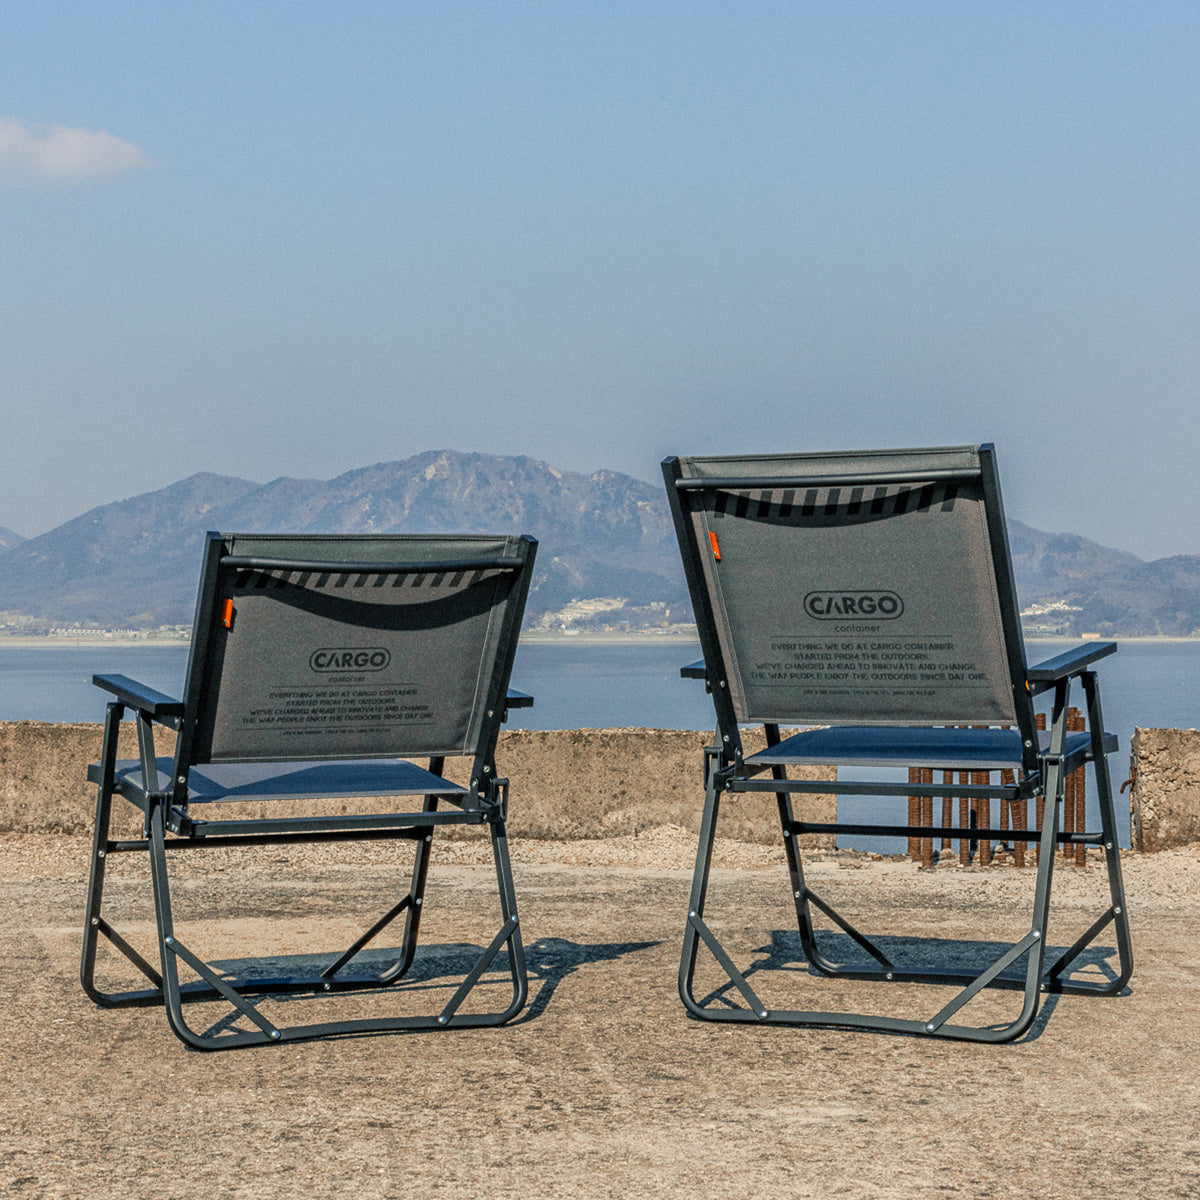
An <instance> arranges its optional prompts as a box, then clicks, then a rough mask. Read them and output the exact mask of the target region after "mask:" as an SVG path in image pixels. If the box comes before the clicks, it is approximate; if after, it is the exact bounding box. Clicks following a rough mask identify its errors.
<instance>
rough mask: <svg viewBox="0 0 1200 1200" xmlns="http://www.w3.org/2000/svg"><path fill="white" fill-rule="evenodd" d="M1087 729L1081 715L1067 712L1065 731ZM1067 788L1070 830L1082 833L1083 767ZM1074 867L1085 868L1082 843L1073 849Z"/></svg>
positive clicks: (1084, 823) (1084, 822)
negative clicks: (1072, 817)
mask: <svg viewBox="0 0 1200 1200" xmlns="http://www.w3.org/2000/svg"><path fill="white" fill-rule="evenodd" d="M1086 728H1087V721H1085V720H1084V716H1083V713H1082V712H1081V711H1080V710H1079V709H1077V708H1071V709H1068V710H1067V729H1068V730H1069V731H1070V732H1071V733H1083V731H1084V730H1085V729H1086ZM1067 787H1068V789H1069V795H1070V803H1072V804H1073V807H1074V810H1075V811H1074V819H1073V823H1072V828H1073V829H1075V830H1076V831H1077V832H1079V833H1082V832H1083V831H1084V830H1085V829H1086V828H1087V773H1086V771H1085V770H1084V768H1083V767H1079V768H1078V769H1076V770H1074V771H1072V772H1071V774H1070V777H1069V778H1068V779H1067ZM1074 851H1075V865H1076V866H1077V867H1086V866H1087V846H1085V845H1084V844H1083V843H1082V842H1080V843H1079V845H1077V846H1075V847H1074Z"/></svg>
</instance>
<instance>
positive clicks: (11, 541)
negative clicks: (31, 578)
mask: <svg viewBox="0 0 1200 1200" xmlns="http://www.w3.org/2000/svg"><path fill="white" fill-rule="evenodd" d="M24 540H25V539H24V538H23V537H22V536H21V535H20V534H19V533H13V531H12V530H11V529H9V528H8V527H7V526H5V525H0V554H3V553H4V551H5V550H11V549H13V547H14V546H19V545H20V544H21V543H22V542H23V541H24Z"/></svg>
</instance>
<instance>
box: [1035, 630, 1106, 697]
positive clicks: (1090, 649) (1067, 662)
mask: <svg viewBox="0 0 1200 1200" xmlns="http://www.w3.org/2000/svg"><path fill="white" fill-rule="evenodd" d="M1116 650H1117V643H1116V642H1088V643H1087V644H1086V645H1083V646H1074V647H1072V648H1071V649H1070V650H1064V651H1063V653H1062V654H1056V655H1055V656H1054V657H1053V658H1048V659H1046V661H1045V662H1040V663H1038V664H1037V666H1035V667H1030V668H1029V670H1028V671H1027V672H1026V677H1027V678H1028V680H1029V683H1030V688H1031V690H1032V691H1033V692H1034V693H1035V694H1036V693H1037V692H1044V691H1046V690H1047V689H1048V688H1050V687H1053V686H1054V684H1056V683H1057V682H1058V681H1059V680H1060V679H1067V678H1069V677H1070V676H1071V675H1078V674H1079V672H1080V671H1083V670H1085V669H1086V668H1087V667H1088V666H1089V665H1090V664H1091V663H1094V662H1095V661H1096V660H1097V659H1099V658H1107V657H1108V656H1109V655H1110V654H1115V653H1116Z"/></svg>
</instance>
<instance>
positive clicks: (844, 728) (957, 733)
mask: <svg viewBox="0 0 1200 1200" xmlns="http://www.w3.org/2000/svg"><path fill="white" fill-rule="evenodd" d="M1038 738H1039V741H1040V743H1041V749H1042V751H1043V752H1044V751H1045V750H1046V749H1047V748H1048V747H1049V744H1050V735H1049V734H1048V733H1041V734H1039V735H1038ZM1104 739H1105V750H1106V752H1111V750H1115V749H1116V748H1117V739H1116V737H1115V736H1114V735H1113V734H1109V733H1106V734H1105V735H1104ZM1090 750H1091V735H1090V734H1088V733H1070V734H1068V735H1067V742H1066V758H1067V763H1068V768H1069V767H1070V766H1071V765H1072V764H1077V763H1081V762H1084V761H1086V759H1087V757H1088V755H1089V753H1090ZM745 762H746V766H748V767H751V768H763V767H773V766H801V765H806V766H822V765H826V764H831V765H837V764H841V765H845V766H856V767H912V766H920V767H933V768H941V769H943V770H947V771H998V770H1003V769H1006V768H1007V769H1010V770H1012V769H1016V768H1018V767H1020V765H1021V735H1020V733H1019V732H1018V731H1017V730H1015V729H957V728H952V727H936V728H930V727H923V726H922V727H916V728H909V727H907V726H895V725H835V726H831V727H829V728H824V729H804V730H801V731H800V732H799V733H796V734H793V735H792V736H791V737H789V738H785V739H784V740H783V741H781V742H780V743H779V744H778V745H776V746H770V747H768V748H767V749H766V750H761V751H759V753H757V754H753V755H750V756H749V757H748V758H747V759H746V760H745Z"/></svg>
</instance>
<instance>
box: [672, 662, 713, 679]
mask: <svg viewBox="0 0 1200 1200" xmlns="http://www.w3.org/2000/svg"><path fill="white" fill-rule="evenodd" d="M679 677H680V679H707V678H708V669H707V667H706V666H705V664H704V659H702V658H698V659H697V660H696V661H695V662H694V663H688V665H687V666H686V667H680V668H679Z"/></svg>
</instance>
